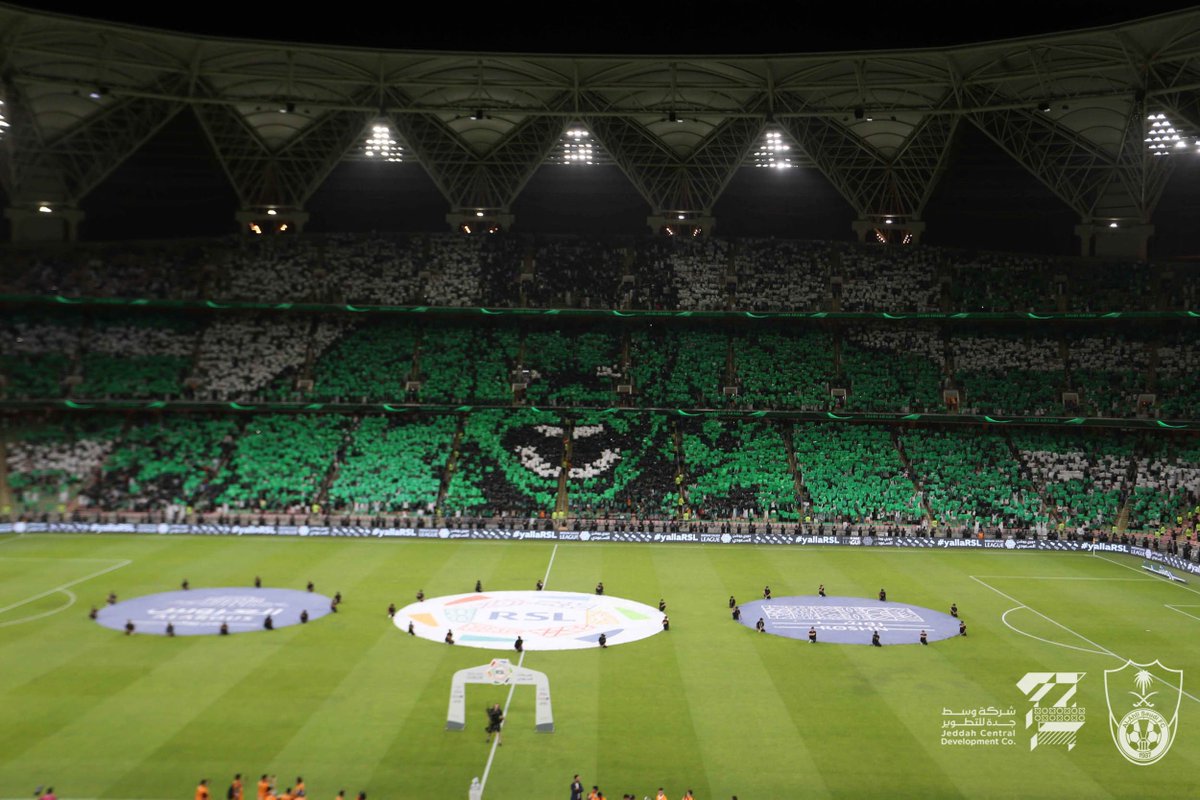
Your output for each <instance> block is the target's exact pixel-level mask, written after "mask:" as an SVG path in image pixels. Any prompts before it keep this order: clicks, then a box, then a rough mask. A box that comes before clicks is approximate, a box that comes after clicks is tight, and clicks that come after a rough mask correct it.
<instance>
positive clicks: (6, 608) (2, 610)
mask: <svg viewBox="0 0 1200 800" xmlns="http://www.w3.org/2000/svg"><path fill="white" fill-rule="evenodd" d="M132 563H133V560H132V559H125V560H124V561H120V562H118V563H116V564H114V565H112V566H111V567H106V568H105V569H102V570H97V571H96V572H93V573H91V574H90V575H84V576H83V577H82V578H76V579H75V580H73V581H69V582H67V583H64V584H63V585H62V586H55V587H54V588H53V589H48V590H46V591H44V592H42V593H41V594H35V595H34V596H33V597H27V598H25V599H24V600H21V601H18V602H16V603H13V604H12V605H7V606H4V607H3V608H0V614H4V613H6V612H9V611H12V610H13V609H14V608H20V607H21V606H24V605H28V604H29V603H32V602H35V601H37V600H41V599H42V598H43V597H49V596H50V595H52V594H56V593H58V592H63V591H66V590H67V589H70V588H71V587H72V586H75V585H76V584H80V583H83V582H84V581H90V580H91V579H92V578H99V577H100V576H101V575H107V574H108V573H110V572H113V571H115V570H118V569H121V568H122V567H128V566H129V565H130V564H132ZM68 594H70V593H69V592H68ZM64 608H65V606H64ZM59 610H60V611H61V610H62V609H59Z"/></svg>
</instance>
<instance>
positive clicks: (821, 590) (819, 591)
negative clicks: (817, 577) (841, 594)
mask: <svg viewBox="0 0 1200 800" xmlns="http://www.w3.org/2000/svg"><path fill="white" fill-rule="evenodd" d="M817 594H819V595H821V597H824V596H825V584H823V583H822V584H821V585H820V586H818V587H817Z"/></svg>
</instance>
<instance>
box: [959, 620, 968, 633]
mask: <svg viewBox="0 0 1200 800" xmlns="http://www.w3.org/2000/svg"><path fill="white" fill-rule="evenodd" d="M958 635H959V636H966V635H967V623H965V622H963V621H962V620H961V619H960V620H959V621H958Z"/></svg>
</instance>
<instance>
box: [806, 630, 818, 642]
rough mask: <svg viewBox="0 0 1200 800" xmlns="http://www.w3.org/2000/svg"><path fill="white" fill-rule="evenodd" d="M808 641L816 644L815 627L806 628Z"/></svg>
mask: <svg viewBox="0 0 1200 800" xmlns="http://www.w3.org/2000/svg"><path fill="white" fill-rule="evenodd" d="M808 643H809V644H816V643H817V629H816V627H812V628H809V629H808Z"/></svg>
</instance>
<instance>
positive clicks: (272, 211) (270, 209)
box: [267, 208, 279, 217]
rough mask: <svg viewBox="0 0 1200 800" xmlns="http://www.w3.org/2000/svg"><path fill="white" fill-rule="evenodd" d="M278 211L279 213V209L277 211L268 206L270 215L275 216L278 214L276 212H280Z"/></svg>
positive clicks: (268, 214)
mask: <svg viewBox="0 0 1200 800" xmlns="http://www.w3.org/2000/svg"><path fill="white" fill-rule="evenodd" d="M278 213H279V212H278V211H276V210H275V209H273V208H268V209H267V216H268V217H273V216H275V215H276V214H278Z"/></svg>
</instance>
